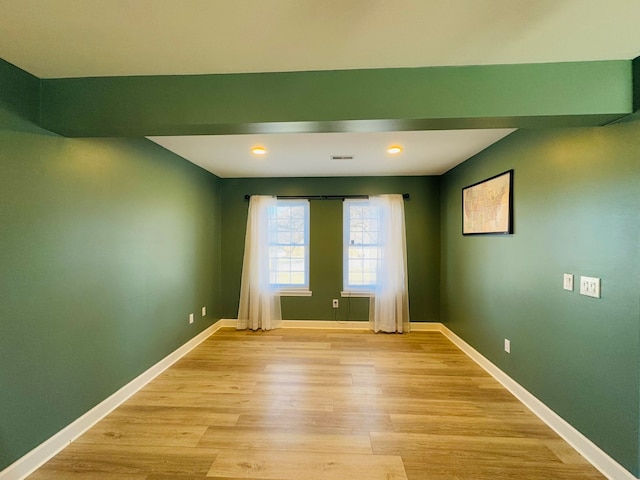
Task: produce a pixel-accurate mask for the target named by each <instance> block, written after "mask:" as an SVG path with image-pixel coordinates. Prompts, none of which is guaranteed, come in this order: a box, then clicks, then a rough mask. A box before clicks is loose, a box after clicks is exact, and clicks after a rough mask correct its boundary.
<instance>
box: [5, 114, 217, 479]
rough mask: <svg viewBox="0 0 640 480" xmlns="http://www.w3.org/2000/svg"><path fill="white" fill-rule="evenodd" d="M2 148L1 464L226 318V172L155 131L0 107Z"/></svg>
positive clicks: (24, 451) (29, 447)
mask: <svg viewBox="0 0 640 480" xmlns="http://www.w3.org/2000/svg"><path fill="white" fill-rule="evenodd" d="M0 146H1V148H0V229H1V234H0V270H1V275H0V365H2V367H1V368H0V412H2V414H1V415H0V471H1V470H3V469H4V468H5V467H7V466H8V465H10V464H11V463H13V462H14V461H15V460H17V459H18V458H20V457H21V456H22V455H24V454H26V453H27V452H28V451H30V450H31V449H32V448H34V447H36V446H37V445H38V444H40V443H41V442H43V441H44V440H46V439H47V438H49V437H50V436H51V435H53V434H55V433H57V432H58V431H59V430H61V429H62V428H63V427H65V426H66V425H68V424H69V423H71V422H72V421H74V420H75V419H77V418H78V417H80V416H81V415H82V414H83V413H85V412H86V411H88V410H89V409H90V408H92V407H93V406H95V405H96V404H98V403H99V402H101V401H102V400H104V399H105V398H106V397H108V396H109V395H110V394H112V393H114V392H115V391H117V390H118V389H119V388H120V387H122V386H123V385H124V384H126V383H127V382H129V381H130V380H132V379H133V378H135V377H136V376H137V375H139V374H140V373H142V372H143V371H145V370H146V369H147V368H149V367H150V366H152V365H154V364H155V363H156V362H158V361H159V360H160V359H162V358H163V357H164V356H166V355H167V354H169V353H171V352H173V351H174V350H175V349H176V348H178V347H179V346H181V345H183V344H184V343H185V342H186V341H188V340H189V339H190V338H192V337H193V336H195V335H196V334H197V333H199V332H200V331H202V330H204V329H205V328H206V327H208V326H209V325H211V324H212V323H213V322H214V321H215V320H217V319H218V318H220V295H219V291H220V285H219V279H220V221H221V214H220V201H219V198H220V180H219V179H218V178H217V177H215V176H214V175H211V174H210V173H207V172H205V171H204V170H202V169H200V168H199V167H196V166H195V165H193V164H190V163H188V162H186V161H185V160H183V159H181V158H179V157H177V156H175V155H173V154H170V153H168V152H167V151H165V150H164V149H162V148H160V147H158V146H157V145H155V144H153V143H151V142H149V141H147V140H143V139H141V140H117V139H81V140H78V139H75V140H74V139H65V138H62V137H58V136H56V135H52V134H50V133H49V132H46V131H44V130H41V129H39V128H37V127H35V126H33V125H32V124H30V123H27V122H26V121H24V120H23V119H22V118H20V117H19V116H18V115H16V114H15V113H13V112H11V111H9V110H7V109H2V108H0ZM202 306H207V308H208V315H207V316H206V317H204V318H202V317H200V315H199V314H200V308H201V307H202ZM191 312H195V313H196V321H195V323H194V324H193V325H189V323H188V314H189V313H191Z"/></svg>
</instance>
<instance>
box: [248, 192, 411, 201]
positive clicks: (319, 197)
mask: <svg viewBox="0 0 640 480" xmlns="http://www.w3.org/2000/svg"><path fill="white" fill-rule="evenodd" d="M250 198H251V195H245V196H244V199H245V200H249V199H250ZM277 198H282V199H290V200H345V199H347V198H369V195H278V196H277ZM402 198H404V199H405V200H409V199H410V198H411V195H409V194H408V193H403V194H402Z"/></svg>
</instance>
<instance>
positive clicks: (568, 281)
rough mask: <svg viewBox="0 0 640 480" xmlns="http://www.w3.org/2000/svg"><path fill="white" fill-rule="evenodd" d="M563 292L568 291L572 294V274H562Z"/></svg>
mask: <svg viewBox="0 0 640 480" xmlns="http://www.w3.org/2000/svg"><path fill="white" fill-rule="evenodd" d="M563 288H564V289H565V290H569V291H570V292H573V274H571V273H565V274H564V287H563Z"/></svg>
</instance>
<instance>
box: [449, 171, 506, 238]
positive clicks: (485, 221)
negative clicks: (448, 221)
mask: <svg viewBox="0 0 640 480" xmlns="http://www.w3.org/2000/svg"><path fill="white" fill-rule="evenodd" d="M510 233H513V170H508V171H506V172H504V173H501V174H499V175H496V176H495V177H491V178H487V179H486V180H483V181H481V182H478V183H474V184H473V185H469V186H468V187H465V188H463V189H462V234H463V235H481V234H503V235H504V234H510Z"/></svg>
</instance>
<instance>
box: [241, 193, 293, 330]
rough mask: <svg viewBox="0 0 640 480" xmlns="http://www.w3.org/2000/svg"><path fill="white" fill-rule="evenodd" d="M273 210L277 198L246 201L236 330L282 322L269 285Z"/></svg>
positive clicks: (277, 301) (256, 197)
mask: <svg viewBox="0 0 640 480" xmlns="http://www.w3.org/2000/svg"><path fill="white" fill-rule="evenodd" d="M276 207H277V199H276V197H270V196H265V195H252V196H251V198H250V200H249V215H248V217H247V233H246V235H245V240H244V260H243V262H242V285H241V287H240V307H239V308H238V327H237V328H238V330H244V329H247V328H250V329H251V330H258V329H262V330H271V329H273V328H278V327H279V326H280V321H281V320H282V311H281V309H280V296H279V295H278V291H277V289H276V288H275V287H274V286H272V285H271V283H270V281H269V226H270V223H271V222H272V221H274V220H273V219H274V216H275V213H276Z"/></svg>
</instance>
